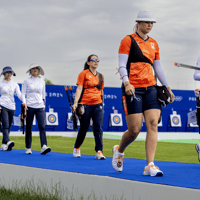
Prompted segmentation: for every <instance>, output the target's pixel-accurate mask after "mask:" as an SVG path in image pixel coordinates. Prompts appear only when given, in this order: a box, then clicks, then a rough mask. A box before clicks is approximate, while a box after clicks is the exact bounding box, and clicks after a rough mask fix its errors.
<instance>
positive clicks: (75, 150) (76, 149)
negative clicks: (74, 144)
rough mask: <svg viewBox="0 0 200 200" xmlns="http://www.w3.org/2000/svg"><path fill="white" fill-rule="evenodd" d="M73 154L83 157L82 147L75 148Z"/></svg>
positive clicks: (76, 156)
mask: <svg viewBox="0 0 200 200" xmlns="http://www.w3.org/2000/svg"><path fill="white" fill-rule="evenodd" d="M73 156H74V157H75V158H80V157H81V150H80V147H79V148H74V152H73Z"/></svg>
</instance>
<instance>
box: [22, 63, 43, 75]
mask: <svg viewBox="0 0 200 200" xmlns="http://www.w3.org/2000/svg"><path fill="white" fill-rule="evenodd" d="M35 67H38V68H39V74H41V75H42V76H43V75H44V71H43V69H42V67H41V66H39V65H38V64H37V63H33V64H31V65H30V66H29V69H28V71H27V72H26V73H28V72H29V73H30V70H31V69H33V68H35Z"/></svg>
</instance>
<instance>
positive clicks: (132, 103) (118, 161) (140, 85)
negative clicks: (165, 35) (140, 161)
mask: <svg viewBox="0 0 200 200" xmlns="http://www.w3.org/2000/svg"><path fill="white" fill-rule="evenodd" d="M145 13H146V14H147V15H148V14H149V12H148V11H147V12H146V11H145ZM138 21H149V18H148V17H147V18H144V19H143V20H138ZM150 21H152V22H155V21H154V20H153V19H151V20H150ZM118 57H119V73H120V76H121V78H122V81H123V83H122V104H123V108H124V113H125V115H126V116H128V115H131V114H136V113H144V111H146V110H150V109H158V110H161V105H160V103H159V101H158V96H157V89H156V88H155V85H156V80H155V77H154V73H153V70H154V71H155V74H156V75H157V77H158V79H159V81H160V82H161V83H162V85H165V86H166V87H168V83H167V80H166V77H165V74H164V71H163V69H162V67H161V64H160V54H159V46H158V44H157V42H156V41H155V40H154V39H152V38H151V37H149V36H148V37H147V39H146V40H144V39H143V38H142V37H140V35H139V34H138V33H137V32H135V33H133V34H131V35H128V36H126V37H125V38H124V39H123V40H122V41H121V44H120V47H119V51H118ZM125 82H128V84H129V83H130V84H131V85H132V86H134V88H135V97H134V96H133V95H127V94H126V92H125V86H124V83H125ZM118 148H119V145H115V146H114V147H113V160H112V166H113V168H114V169H115V170H116V171H118V172H121V171H122V170H123V159H124V152H123V153H120V152H119V151H118ZM143 175H150V176H162V175H163V172H162V171H160V169H159V168H158V167H156V166H155V165H154V163H153V162H150V163H148V165H147V166H146V167H145V169H144V172H143Z"/></svg>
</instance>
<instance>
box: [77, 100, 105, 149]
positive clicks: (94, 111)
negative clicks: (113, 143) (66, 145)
mask: <svg viewBox="0 0 200 200" xmlns="http://www.w3.org/2000/svg"><path fill="white" fill-rule="evenodd" d="M84 107H85V113H84V115H82V116H81V119H80V129H79V131H78V135H77V138H76V142H75V145H74V148H79V147H80V146H81V145H82V143H83V141H84V139H85V136H86V133H87V131H88V128H89V125H90V119H91V118H92V120H93V134H94V138H95V143H96V145H95V151H96V152H97V151H99V150H100V151H102V150H103V142H102V137H103V131H102V126H103V114H104V108H103V104H102V103H100V104H97V105H85V106H84Z"/></svg>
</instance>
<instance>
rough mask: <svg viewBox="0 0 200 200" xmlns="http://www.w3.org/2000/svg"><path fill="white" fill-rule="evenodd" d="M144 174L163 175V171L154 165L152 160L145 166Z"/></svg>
mask: <svg viewBox="0 0 200 200" xmlns="http://www.w3.org/2000/svg"><path fill="white" fill-rule="evenodd" d="M143 175H144V176H163V172H162V171H161V170H160V169H159V168H158V167H156V166H155V165H154V163H153V162H150V163H149V164H148V165H147V166H146V167H145V168H144V172H143Z"/></svg>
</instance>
